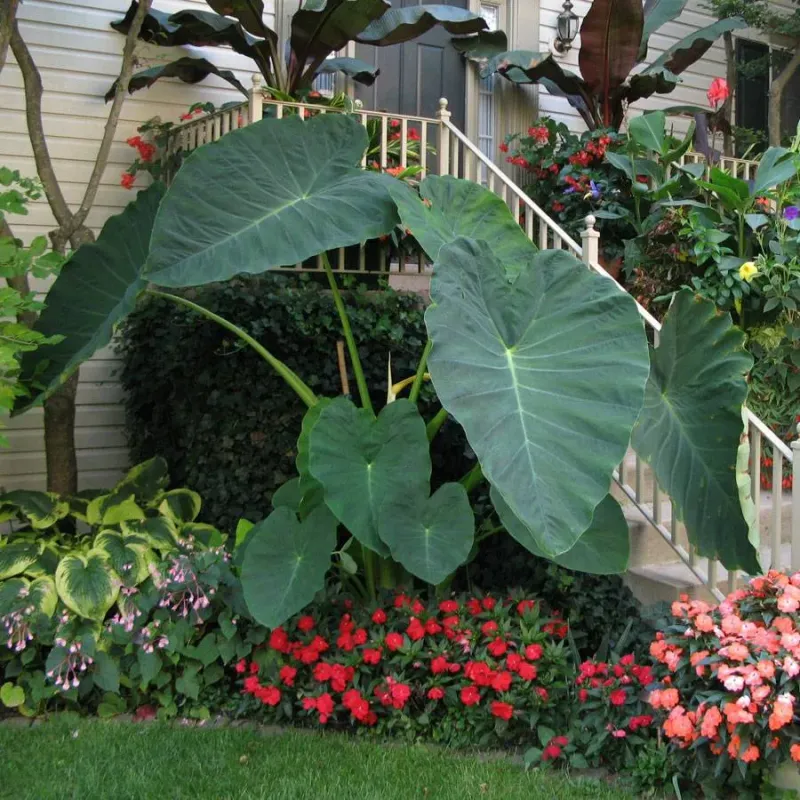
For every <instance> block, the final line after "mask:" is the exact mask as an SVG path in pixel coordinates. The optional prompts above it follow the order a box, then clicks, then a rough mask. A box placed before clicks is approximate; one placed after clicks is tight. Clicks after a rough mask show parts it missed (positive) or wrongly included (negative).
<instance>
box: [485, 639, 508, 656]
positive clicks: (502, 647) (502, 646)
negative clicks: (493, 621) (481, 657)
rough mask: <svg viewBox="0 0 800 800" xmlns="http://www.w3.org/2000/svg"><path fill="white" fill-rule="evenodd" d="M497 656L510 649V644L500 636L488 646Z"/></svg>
mask: <svg viewBox="0 0 800 800" xmlns="http://www.w3.org/2000/svg"><path fill="white" fill-rule="evenodd" d="M486 649H487V650H488V651H489V652H490V653H491V654H492V655H493V656H494V657H495V658H500V656H502V655H504V654H505V652H506V650H508V645H507V644H506V643H505V641H503V639H500V638H499V637H498V638H497V639H495V640H494V641H493V642H491V643H490V644H489V646H488V647H487V648H486Z"/></svg>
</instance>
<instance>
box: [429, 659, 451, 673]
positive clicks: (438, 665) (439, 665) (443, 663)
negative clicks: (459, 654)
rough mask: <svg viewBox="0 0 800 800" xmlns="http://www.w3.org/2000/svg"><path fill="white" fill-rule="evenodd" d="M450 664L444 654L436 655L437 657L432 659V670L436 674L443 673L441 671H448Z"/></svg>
mask: <svg viewBox="0 0 800 800" xmlns="http://www.w3.org/2000/svg"><path fill="white" fill-rule="evenodd" d="M449 666H450V665H449V664H448V663H447V659H446V658H445V657H444V656H436V658H434V659H433V660H432V661H431V672H432V673H433V674H434V675H441V673H443V672H447V671H448V669H449Z"/></svg>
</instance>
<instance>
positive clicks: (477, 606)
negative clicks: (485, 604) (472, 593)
mask: <svg viewBox="0 0 800 800" xmlns="http://www.w3.org/2000/svg"><path fill="white" fill-rule="evenodd" d="M482 610H483V609H482V608H481V601H480V600H478V598H477V597H473V598H471V599H470V600H467V611H469V613H470V614H472V616H473V617H476V616H477V615H478V614H480V613H481V611H482Z"/></svg>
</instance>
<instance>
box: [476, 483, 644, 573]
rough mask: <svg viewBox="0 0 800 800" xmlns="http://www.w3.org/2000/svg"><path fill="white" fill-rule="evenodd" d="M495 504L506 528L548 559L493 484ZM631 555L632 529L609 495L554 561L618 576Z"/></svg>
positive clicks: (535, 553)
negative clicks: (571, 542) (590, 520)
mask: <svg viewBox="0 0 800 800" xmlns="http://www.w3.org/2000/svg"><path fill="white" fill-rule="evenodd" d="M490 495H491V499H492V505H493V506H494V509H495V511H496V512H497V516H498V517H500V522H501V523H502V524H503V527H505V529H506V530H507V531H508V532H509V533H510V534H511V535H512V536H513V537H514V538H515V539H516V540H517V541H518V542H519V543H520V544H521V545H522V546H523V547H524V548H526V549H527V550H529V551H530V552H531V553H533V554H534V555H535V556H539V557H540V558H547V556H546V555H545V553H543V552H542V550H541V549H540V548H539V546H538V544H537V543H536V535H535V533H534V532H533V531H531V530H530V529H529V528H528V527H526V526H525V525H524V524H523V523H522V522H520V520H519V519H518V518H517V517H516V516H515V515H514V512H513V511H511V509H510V508H509V507H508V503H506V501H505V500H503V497H502V495H501V494H500V492H498V491H497V489H495V488H494V486H493V487H492V488H491V492H490ZM629 558H630V529H629V528H628V522H627V520H626V519H625V515H624V514H623V512H622V509H621V508H620V505H619V503H618V502H617V501H616V500H615V499H614V498H613V497H612V496H611V495H610V494H608V495H606V496H605V498H603V500H602V501H601V502H600V505H598V506H597V508H595V510H594V514H593V515H592V523H591V525H590V526H589V527H588V528H587V529H586V530H585V531H584V532H583V533H582V534H581V536H580V538H579V539H578V541H577V542H575V544H574V545H573V546H572V548H571V549H569V550H567V552H566V553H562V554H561V555H559V556H555V557H554V558H553V559H552V560H553V561H555V563H556V564H558V565H559V566H561V567H565V568H566V569H574V570H576V571H577V572H589V573H592V574H593V575H617V574H619V573H621V572H625V570H626V569H627V568H628V559H629Z"/></svg>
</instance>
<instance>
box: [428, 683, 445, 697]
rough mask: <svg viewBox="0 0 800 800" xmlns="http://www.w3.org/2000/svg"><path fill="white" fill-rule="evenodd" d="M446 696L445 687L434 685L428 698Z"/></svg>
mask: <svg viewBox="0 0 800 800" xmlns="http://www.w3.org/2000/svg"><path fill="white" fill-rule="evenodd" d="M443 697H444V689H441V688H440V687H438V686H433V687H432V688H430V689H428V700H441V699H442V698H443Z"/></svg>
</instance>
